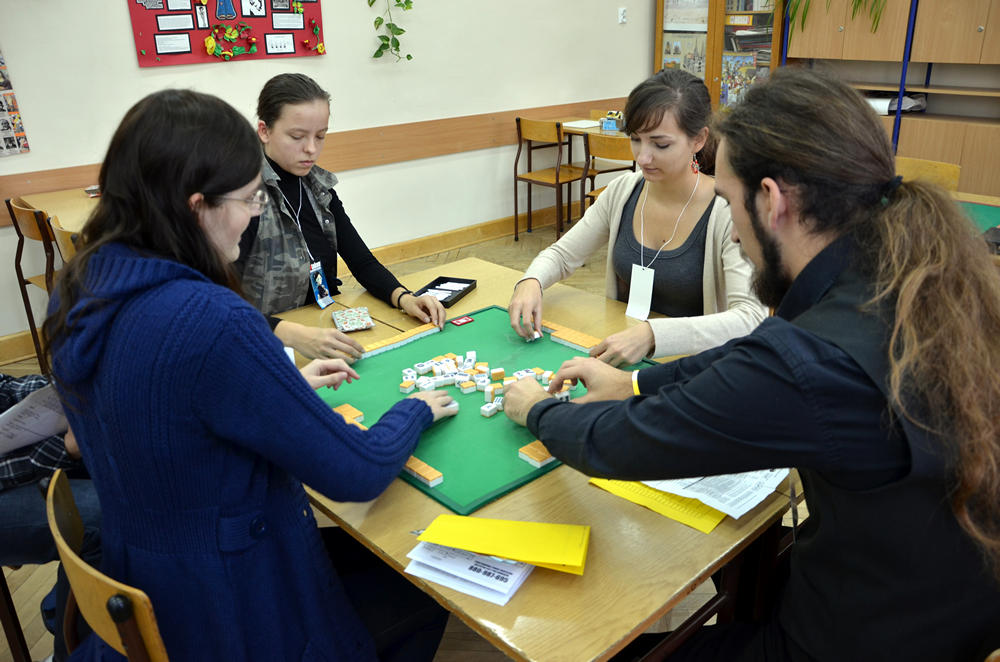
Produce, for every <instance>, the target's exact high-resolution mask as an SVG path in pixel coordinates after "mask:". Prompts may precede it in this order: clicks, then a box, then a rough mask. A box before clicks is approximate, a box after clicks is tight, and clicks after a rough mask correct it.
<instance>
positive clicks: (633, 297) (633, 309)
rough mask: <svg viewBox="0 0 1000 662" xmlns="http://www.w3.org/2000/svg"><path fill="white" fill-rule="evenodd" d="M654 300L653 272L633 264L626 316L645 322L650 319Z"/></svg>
mask: <svg viewBox="0 0 1000 662" xmlns="http://www.w3.org/2000/svg"><path fill="white" fill-rule="evenodd" d="M652 300H653V270H652V269H650V268H649V267H644V266H642V265H641V264H633V265H632V280H631V281H630V282H629V286H628V307H627V308H625V314H626V315H628V316H629V317H631V318H633V319H637V320H643V321H645V320H646V319H647V318H648V317H649V304H650V302H651V301H652Z"/></svg>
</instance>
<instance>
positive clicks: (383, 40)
mask: <svg viewBox="0 0 1000 662" xmlns="http://www.w3.org/2000/svg"><path fill="white" fill-rule="evenodd" d="M378 38H379V39H381V40H382V45H383V46H386V45H387V44H388V43H389V37H387V36H386V35H384V34H380V35H379V36H378Z"/></svg>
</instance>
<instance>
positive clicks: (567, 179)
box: [514, 117, 583, 241]
mask: <svg viewBox="0 0 1000 662" xmlns="http://www.w3.org/2000/svg"><path fill="white" fill-rule="evenodd" d="M515 122H516V124H517V154H516V155H515V157H514V241H517V235H518V212H517V207H518V205H517V197H518V196H517V184H518V182H525V183H526V184H527V185H528V232H531V186H532V184H535V185H538V186H546V187H548V188H553V189H555V191H556V236H557V237H558V236H559V235H560V234H562V229H563V188H565V189H566V194H567V198H569V197H570V195H569V185H570V184H571V183H572V182H576V181H580V180H581V179H582V178H583V168H582V167H579V166H575V165H571V164H569V163H563V162H562V156H563V149H562V148H563V145H564V144H565V141H564V134H563V129H562V123H560V122H552V121H543V120H529V119H525V118H523V117H518V118H516V120H515ZM549 147H555V149H556V159H555V166H553V167H551V168H542V169H539V170H533V169H532V164H531V155H532V152H533V151H535V150H536V149H544V148H549ZM525 149H527V162H526V170H525V172H519V167H520V162H521V153H522V152H523V151H524V150H525ZM569 202H570V204H569V205H567V206H568V207H571V206H572V202H571V201H569ZM580 205H581V209H580V211H581V213H582V212H583V201H582V200H581V201H580ZM567 213H568V212H567Z"/></svg>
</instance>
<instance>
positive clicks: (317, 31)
mask: <svg viewBox="0 0 1000 662" xmlns="http://www.w3.org/2000/svg"><path fill="white" fill-rule="evenodd" d="M313 34H315V35H318V34H319V26H318V25H317V26H316V27H314V28H313Z"/></svg>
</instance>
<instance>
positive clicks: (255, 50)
mask: <svg viewBox="0 0 1000 662" xmlns="http://www.w3.org/2000/svg"><path fill="white" fill-rule="evenodd" d="M126 2H127V3H128V6H129V14H130V15H131V18H132V31H133V33H134V35H135V48H136V57H137V58H138V60H139V66H140V67H158V66H165V65H171V64H197V63H204V62H229V61H231V60H255V59H261V58H270V57H296V56H311V55H323V54H324V53H326V46H325V45H324V43H323V24H322V11H321V8H320V0H126Z"/></svg>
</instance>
